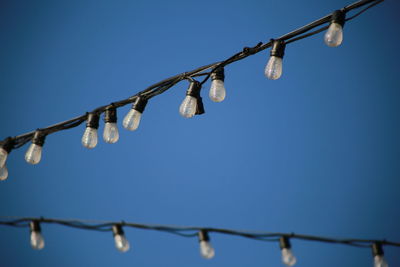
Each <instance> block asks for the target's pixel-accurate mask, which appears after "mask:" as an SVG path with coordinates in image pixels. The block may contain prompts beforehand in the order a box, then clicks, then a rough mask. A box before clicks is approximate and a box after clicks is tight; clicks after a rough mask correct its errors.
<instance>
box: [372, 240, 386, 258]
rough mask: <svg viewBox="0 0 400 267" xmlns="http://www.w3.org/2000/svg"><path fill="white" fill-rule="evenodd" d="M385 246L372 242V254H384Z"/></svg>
mask: <svg viewBox="0 0 400 267" xmlns="http://www.w3.org/2000/svg"><path fill="white" fill-rule="evenodd" d="M383 254H384V252H383V248H382V244H381V243H374V244H372V255H373V256H374V257H375V256H383Z"/></svg>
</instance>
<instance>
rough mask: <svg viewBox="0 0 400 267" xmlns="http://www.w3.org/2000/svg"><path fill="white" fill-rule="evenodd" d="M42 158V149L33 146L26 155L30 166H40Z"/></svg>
mask: <svg viewBox="0 0 400 267" xmlns="http://www.w3.org/2000/svg"><path fill="white" fill-rule="evenodd" d="M41 158H42V147H41V146H39V145H36V144H31V145H30V146H29V148H28V150H27V151H26V153H25V160H26V162H28V163H30V164H38V163H39V162H40V159H41Z"/></svg>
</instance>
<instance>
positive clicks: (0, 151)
mask: <svg viewBox="0 0 400 267" xmlns="http://www.w3.org/2000/svg"><path fill="white" fill-rule="evenodd" d="M7 157H8V152H7V151H6V150H5V149H4V148H2V147H0V168H1V167H3V166H4V165H5V164H6V160H7Z"/></svg>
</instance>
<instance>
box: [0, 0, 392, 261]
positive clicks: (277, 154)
mask: <svg viewBox="0 0 400 267" xmlns="http://www.w3.org/2000/svg"><path fill="white" fill-rule="evenodd" d="M350 3H351V1H348V0H346V1H338V0H336V1H323V2H322V1H318V0H307V1H279V0H273V1H272V0H270V1H211V0H205V1H11V0H9V1H6V0H3V1H1V3H0V59H1V60H0V88H1V98H0V101H1V102H0V118H1V128H0V135H1V138H4V137H7V136H10V135H18V134H21V133H24V132H27V131H31V130H33V129H36V128H39V127H46V126H48V125H50V124H53V123H56V122H59V121H63V120H66V119H69V118H72V117H74V116H77V115H80V114H83V113H84V112H86V111H90V110H91V109H93V108H95V107H97V106H100V105H103V104H108V103H110V102H112V101H116V100H120V99H123V98H126V97H128V96H130V95H133V94H135V93H136V92H138V91H140V90H142V89H144V88H146V87H147V86H148V85H150V84H152V83H155V82H158V81H159V80H162V79H164V78H166V77H169V76H172V75H174V74H177V73H181V72H184V71H188V70H191V69H194V68H196V67H198V66H201V65H206V64H208V63H212V62H215V61H218V60H223V59H225V58H227V57H229V56H231V55H232V54H234V53H236V52H238V51H240V50H241V49H242V48H243V47H244V46H252V45H255V44H256V43H258V42H259V41H264V42H265V41H267V40H269V39H270V38H273V37H278V36H280V35H282V34H284V33H287V32H289V31H291V30H293V29H295V28H297V27H300V26H302V25H305V24H307V23H308V22H311V21H312V20H314V19H317V18H319V17H322V16H324V15H326V14H328V13H329V12H331V11H333V10H335V9H338V8H341V7H343V6H345V5H347V4H350ZM398 12H399V4H398V3H395V1H385V2H384V3H383V4H380V5H378V6H377V7H375V8H373V9H371V10H369V11H367V12H366V13H364V14H363V15H361V16H360V17H358V18H357V19H355V20H353V21H351V22H349V23H348V24H346V25H345V35H344V42H343V44H342V46H340V47H339V48H329V47H327V46H326V45H325V44H324V43H323V40H322V39H323V34H319V35H317V36H314V37H312V38H308V39H305V40H303V41H300V42H295V43H293V44H290V45H288V47H287V49H286V56H285V59H284V73H283V75H282V77H281V79H280V80H277V81H270V80H268V79H266V78H265V77H264V75H263V70H264V66H265V64H266V62H267V60H268V57H269V54H268V53H269V51H264V52H261V53H259V54H257V55H255V56H252V57H249V58H248V59H246V60H243V61H240V62H237V63H235V64H233V65H230V66H229V67H227V68H226V83H225V84H226V88H227V98H226V100H225V101H224V102H222V103H219V104H218V103H213V102H211V101H210V100H209V99H208V88H209V83H207V84H206V86H205V88H204V90H203V93H202V94H203V99H204V104H205V107H206V114H205V115H203V116H196V117H195V118H192V119H185V118H183V117H181V116H180V115H179V113H178V108H179V105H180V103H181V101H182V100H183V98H184V94H185V90H186V88H187V82H182V83H180V84H179V85H177V86H176V87H174V88H173V89H171V90H170V91H168V92H167V93H165V94H163V95H161V96H159V97H156V98H154V99H152V100H151V102H149V104H148V106H147V109H146V112H145V113H144V115H143V118H142V123H141V125H140V128H139V130H138V131H136V132H129V131H126V130H124V129H123V128H122V127H121V122H122V119H123V116H125V114H126V113H127V112H128V110H129V106H126V107H124V108H121V109H119V126H120V134H121V136H120V140H119V142H118V143H117V144H114V145H109V144H105V143H104V142H103V141H102V139H100V140H99V144H98V146H97V147H96V148H95V149H93V150H88V149H86V148H84V147H82V145H81V141H80V139H81V135H82V134H83V131H84V124H83V125H81V126H80V127H77V128H75V129H72V130H68V131H63V132H59V133H56V134H53V135H51V136H49V137H48V138H47V140H46V144H45V146H44V151H43V157H42V162H41V163H40V164H39V165H36V166H32V165H29V164H27V163H25V161H24V153H25V151H26V149H27V147H28V145H26V146H24V147H23V148H21V149H19V150H15V151H13V152H12V153H11V155H10V157H9V160H8V163H7V166H8V169H9V172H10V175H9V178H8V180H7V181H5V182H2V183H1V185H0V202H1V203H2V204H1V205H0V214H1V215H3V216H45V217H56V218H81V219H96V220H122V219H123V220H126V221H133V222H140V223H160V224H173V225H196V226H213V227H223V228H235V229H247V230H263V231H282V232H296V233H305V234H313V235H323V236H331V237H338V238H340V237H354V238H374V239H380V238H387V239H391V240H395V241H396V240H397V241H399V240H400V231H399V225H400V212H399V211H400V210H399V203H400V194H399V189H400V179H399V175H400V162H399V160H400V141H399V140H400V139H399V136H400V127H399V120H398V116H399V114H400V106H399V104H398V102H399V100H400V93H399V88H400V87H399V85H400V80H399V75H398V71H399V64H398V61H399V59H400V57H399V56H400V52H399V51H400V50H399V49H398V44H399V42H400V37H399V30H398V25H399V22H400V21H399V16H398ZM353 14H354V13H353ZM102 130H103V125H101V126H100V129H99V133H102ZM100 136H101V135H100ZM43 234H44V236H45V239H46V247H45V249H44V250H42V251H34V250H32V249H31V248H30V245H29V230H28V229H19V228H10V227H4V226H3V227H0V235H1V240H0V247H1V263H0V265H1V266H6V267H10V266H12V267H13V266H42V267H45V266H58V267H63V266H96V267H100V266H192V267H195V266H210V267H211V266H232V267H236V266H260V267H261V266H282V263H281V262H280V252H279V248H278V244H277V243H265V242H258V241H252V240H247V239H242V238H238V237H232V236H225V235H220V234H213V235H212V236H211V238H212V243H213V245H214V247H215V249H216V257H215V258H214V259H213V260H211V261H206V260H203V259H202V258H201V257H200V256H199V253H198V243H197V240H196V239H194V238H193V239H185V238H180V237H177V236H174V235H170V234H165V233H159V232H151V231H143V230H136V229H126V235H127V237H128V239H129V240H130V242H131V250H130V251H129V252H128V253H125V254H121V253H119V252H118V251H117V250H116V249H115V248H114V243H113V239H112V234H111V233H98V232H90V231H82V230H77V229H71V228H65V227H62V226H57V225H43ZM292 245H293V251H294V253H295V254H296V255H297V257H298V264H297V265H296V266H308V267H314V266H325V267H331V266H332V267H333V266H341V267H350V266H372V257H371V252H370V250H369V249H359V248H352V247H346V246H339V245H328V244H321V243H312V242H307V241H297V240H294V241H293V242H292ZM385 252H386V257H387V259H388V261H389V263H390V265H391V266H399V265H400V256H399V255H400V250H399V248H390V247H387V248H386V249H385Z"/></svg>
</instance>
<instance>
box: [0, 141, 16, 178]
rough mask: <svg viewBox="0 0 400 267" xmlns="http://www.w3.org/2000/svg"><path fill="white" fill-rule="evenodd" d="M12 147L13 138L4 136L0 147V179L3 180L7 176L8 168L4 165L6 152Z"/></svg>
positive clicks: (8, 152)
mask: <svg viewBox="0 0 400 267" xmlns="http://www.w3.org/2000/svg"><path fill="white" fill-rule="evenodd" d="M13 147H14V140H13V139H12V138H11V137H8V138H6V139H5V140H4V141H3V142H2V144H1V147H0V181H4V180H6V179H7V177H8V169H7V166H6V161H7V157H8V154H10V152H11V150H12V149H13Z"/></svg>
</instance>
